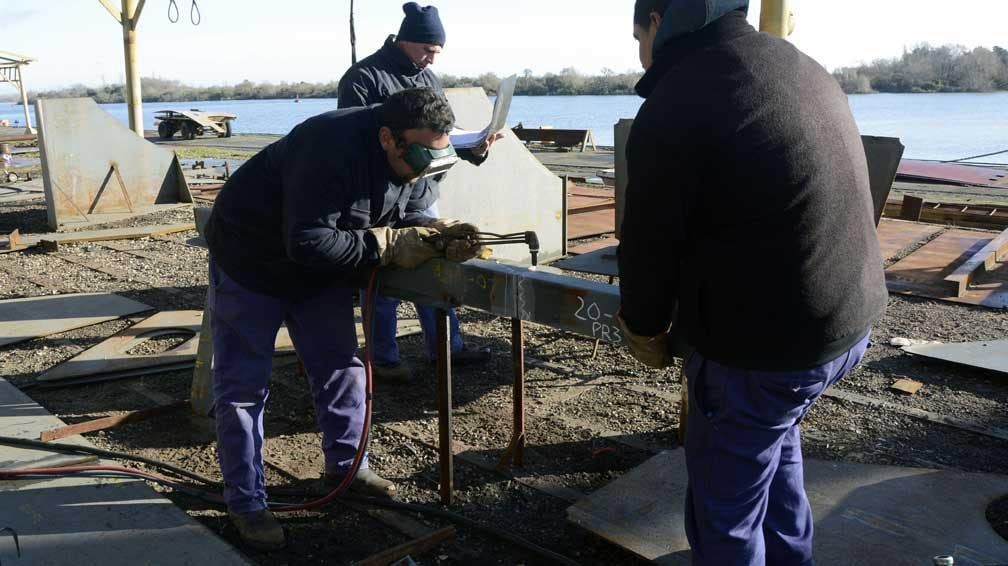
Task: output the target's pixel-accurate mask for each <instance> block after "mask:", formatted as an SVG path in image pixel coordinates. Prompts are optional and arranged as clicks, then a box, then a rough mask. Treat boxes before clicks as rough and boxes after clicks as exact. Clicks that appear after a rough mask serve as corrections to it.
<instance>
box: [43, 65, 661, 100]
mask: <svg viewBox="0 0 1008 566" xmlns="http://www.w3.org/2000/svg"><path fill="white" fill-rule="evenodd" d="M640 76H641V75H640V73H635V72H632V71H627V72H625V73H619V74H617V73H614V72H613V71H612V70H610V69H603V71H602V74H601V75H582V74H581V73H579V72H578V71H577V70H575V69H573V68H567V69H564V70H563V71H560V73H559V74H554V73H546V74H545V75H542V76H535V75H533V74H532V71H530V70H528V69H526V70H525V71H524V72H523V73H522V75H521V76H520V77H518V84H517V86H516V87H515V94H518V95H529V96H547V95H582V94H633V92H634V91H633V87H634V85H635V84H636V83H637V81H638V80H639V79H640ZM500 81H501V79H500V77H498V76H497V75H496V74H494V73H484V74H482V75H480V76H478V77H456V76H453V75H441V82H442V83H444V86H445V87H446V88H453V87H471V86H478V87H483V90H485V91H487V93H489V94H496V93H497V88H498V87H499V86H500ZM141 82H142V85H143V86H142V88H143V100H144V102H183V101H185V102H188V101H202V100H258V99H267V98H294V97H300V98H336V95H337V86H338V83H337V82H335V81H332V82H328V83H307V82H303V81H302V82H297V83H286V82H282V83H280V84H273V83H254V82H252V81H248V80H245V81H242V82H240V83H238V84H235V85H225V86H209V87H194V86H189V85H186V84H183V83H182V82H181V81H177V80H171V79H161V78H157V77H146V78H144V79H143V80H142V81H141ZM36 97H41V98H67V97H87V98H93V99H94V100H95V102H98V103H109V102H123V101H124V100H125V87H124V86H123V85H121V84H119V85H105V86H101V87H89V86H84V85H74V86H71V87H68V88H62V89H57V90H49V91H44V92H32V93H29V96H28V98H29V101H30V102H34V100H35V98H36Z"/></svg>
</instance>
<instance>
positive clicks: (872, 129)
mask: <svg viewBox="0 0 1008 566" xmlns="http://www.w3.org/2000/svg"><path fill="white" fill-rule="evenodd" d="M849 100H850V105H851V109H852V110H853V112H854V117H855V118H856V120H857V122H858V126H859V127H860V129H861V133H863V134H869V135H878V136H894V137H899V138H900V139H901V140H902V141H903V144H904V145H905V146H906V152H905V154H904V156H905V157H911V158H917V159H941V160H951V159H959V158H963V157H968V156H971V155H978V154H982V153H990V152H994V151H1000V150H1003V149H1008V92H998V93H990V94H974V93H966V94H867V95H851V96H850V97H849ZM640 103H641V99H640V98H638V97H636V96H518V97H515V98H514V100H513V101H512V104H511V111H510V113H509V115H508V125H511V126H513V125H516V124H517V123H519V122H521V123H522V124H524V125H525V126H526V127H540V126H544V125H549V126H553V127H555V128H577V129H583V128H587V129H590V130H592V134H593V136H594V138H595V142H596V143H597V144H598V145H612V143H613V132H612V126H613V124H615V123H616V121H617V120H618V119H619V118H632V117H633V116H634V114H636V112H637V109H638V108H639V107H640ZM102 106H103V107H104V108H105V109H106V110H107V111H108V112H109V113H111V114H112V115H113V116H115V117H116V118H118V119H119V120H120V121H121V122H123V123H124V124H125V123H126V122H127V119H126V105H125V104H103V105H102ZM186 108H199V109H200V110H214V111H224V112H230V113H233V114H237V115H238V120H237V121H235V122H234V132H235V133H236V134H242V133H274V134H284V133H287V132H288V131H289V130H290V128H291V127H293V126H294V125H295V124H297V123H298V122H300V121H302V120H304V119H305V118H308V117H309V116H313V115H315V114H319V113H322V112H326V111H329V110H333V109H335V108H336V100H335V99H302V100H301V101H300V102H299V103H295V102H294V101H293V100H228V101H217V102H173V103H147V104H144V107H143V109H144V126H145V127H146V128H148V129H151V128H153V124H154V118H153V114H154V112H156V111H158V110H168V109H176V110H178V109H186ZM2 119H8V120H10V121H11V123H12V124H13V123H14V122H15V121H18V120H19V121H21V122H23V121H24V115H23V113H22V112H21V109H20V107H19V106H17V105H15V104H12V103H9V102H4V103H0V120H2ZM32 120H33V121H34V116H33V117H32ZM981 161H987V162H994V163H1008V153H1006V154H1002V155H999V156H995V157H989V158H985V159H983V160H981Z"/></svg>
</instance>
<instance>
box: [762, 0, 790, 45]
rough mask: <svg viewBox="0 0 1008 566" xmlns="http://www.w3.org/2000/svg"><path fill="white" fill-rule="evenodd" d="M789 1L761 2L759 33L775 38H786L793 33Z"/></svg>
mask: <svg viewBox="0 0 1008 566" xmlns="http://www.w3.org/2000/svg"><path fill="white" fill-rule="evenodd" d="M790 4H791V1H790V0H763V3H762V5H761V8H760V26H759V27H760V31H765V32H767V33H769V34H772V35H776V36H777V37H787V36H789V35H791V32H792V31H794V15H793V14H792V13H791V7H790Z"/></svg>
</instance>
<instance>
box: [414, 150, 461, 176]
mask: <svg viewBox="0 0 1008 566" xmlns="http://www.w3.org/2000/svg"><path fill="white" fill-rule="evenodd" d="M403 159H404V160H406V164H407V165H409V166H410V168H411V169H413V172H414V173H416V174H417V178H423V177H430V176H431V175H438V174H440V173H444V172H445V171H447V170H449V169H451V167H452V165H455V162H457V161H458V160H459V158H458V154H456V153H455V148H454V147H452V145H451V144H448V147H446V148H444V149H434V148H432V147H427V146H425V145H423V144H419V143H411V144H409V146H408V147H407V148H406V153H405V154H404V155H403Z"/></svg>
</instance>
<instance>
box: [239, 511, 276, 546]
mask: <svg viewBox="0 0 1008 566" xmlns="http://www.w3.org/2000/svg"><path fill="white" fill-rule="evenodd" d="M228 516H229V517H231V522H232V523H234V526H235V527H236V528H237V529H238V534H239V535H240V536H241V539H242V542H244V543H245V544H247V545H249V546H251V547H252V548H254V549H256V550H262V551H266V552H269V551H271V550H280V549H281V548H283V547H284V546H286V545H287V539H286V538H285V537H284V530H283V527H281V526H280V523H278V522H277V520H276V519H275V518H273V513H270V510H269V509H262V510H259V511H252V512H251V513H233V512H231V511H228Z"/></svg>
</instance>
